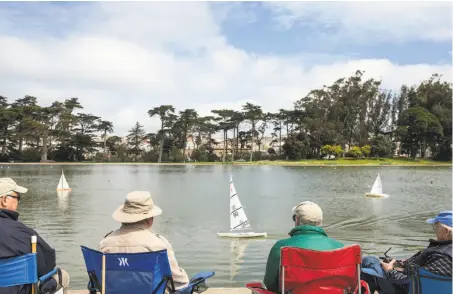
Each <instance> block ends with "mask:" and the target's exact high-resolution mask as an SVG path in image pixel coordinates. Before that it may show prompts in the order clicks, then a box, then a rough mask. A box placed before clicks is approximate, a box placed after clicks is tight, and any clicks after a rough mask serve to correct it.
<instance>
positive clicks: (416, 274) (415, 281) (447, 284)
mask: <svg viewBox="0 0 453 294" xmlns="http://www.w3.org/2000/svg"><path fill="white" fill-rule="evenodd" d="M409 271H410V274H409V275H410V277H411V281H410V286H409V293H410V294H440V293H452V277H446V276H441V275H437V274H433V273H431V272H429V271H427V270H426V269H424V268H422V267H419V266H417V265H414V264H411V265H410V266H409Z"/></svg>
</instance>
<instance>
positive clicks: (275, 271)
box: [263, 201, 344, 292]
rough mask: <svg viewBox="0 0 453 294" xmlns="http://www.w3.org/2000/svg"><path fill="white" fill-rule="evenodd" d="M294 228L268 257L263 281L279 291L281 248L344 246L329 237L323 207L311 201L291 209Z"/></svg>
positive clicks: (275, 245)
mask: <svg viewBox="0 0 453 294" xmlns="http://www.w3.org/2000/svg"><path fill="white" fill-rule="evenodd" d="M291 215H292V220H293V222H294V228H293V229H292V230H291V231H290V232H289V235H290V237H289V238H287V239H283V240H280V241H278V242H277V243H275V244H274V246H273V247H272V249H271V251H270V252H269V256H268V258H267V264H266V272H265V274H264V279H263V283H264V285H265V286H266V289H267V290H269V291H273V292H278V291H279V289H280V287H279V268H280V249H281V248H282V247H284V246H292V247H298V248H304V249H312V250H332V249H338V248H342V247H344V245H343V244H342V243H340V242H338V241H337V240H334V239H332V238H329V237H328V236H327V234H326V232H325V231H324V230H323V229H322V228H321V226H322V220H323V214H322V210H321V208H320V207H319V206H318V205H317V204H316V203H313V202H311V201H303V202H301V203H299V204H298V205H296V206H294V207H293V208H292V209H291Z"/></svg>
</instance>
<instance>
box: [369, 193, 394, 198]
mask: <svg viewBox="0 0 453 294" xmlns="http://www.w3.org/2000/svg"><path fill="white" fill-rule="evenodd" d="M365 197H367V198H388V197H389V195H387V194H378V193H366V194H365Z"/></svg>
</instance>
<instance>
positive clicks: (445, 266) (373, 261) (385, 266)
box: [361, 210, 452, 294]
mask: <svg viewBox="0 0 453 294" xmlns="http://www.w3.org/2000/svg"><path fill="white" fill-rule="evenodd" d="M426 222H427V223H428V224H431V225H432V226H433V230H434V232H435V234H436V237H437V239H436V240H433V239H430V240H429V245H428V247H427V248H425V249H424V250H422V251H419V252H417V253H416V254H414V255H413V256H412V257H410V258H408V259H406V260H404V261H399V263H400V264H402V266H403V267H405V265H407V264H409V263H411V264H416V265H418V266H421V267H423V268H425V269H426V270H428V271H429V272H431V273H434V274H438V275H442V276H448V277H451V271H452V263H451V253H452V247H451V240H452V211H451V210H446V211H441V212H440V213H439V214H438V215H437V216H436V217H434V218H430V219H428V220H426ZM395 262H396V260H395V259H394V260H392V261H390V262H389V263H385V262H382V261H380V260H379V259H378V258H376V257H373V256H366V257H364V258H363V260H362V274H361V278H362V280H364V281H366V282H367V283H368V285H369V286H370V291H371V293H374V291H378V292H380V293H386V294H387V293H407V292H408V288H409V286H408V284H407V283H398V281H403V280H407V279H408V276H407V272H406V268H403V269H395V268H394V265H395ZM376 276H379V277H380V278H377V277H376Z"/></svg>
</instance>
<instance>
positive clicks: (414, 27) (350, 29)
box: [265, 1, 453, 44]
mask: <svg viewBox="0 0 453 294" xmlns="http://www.w3.org/2000/svg"><path fill="white" fill-rule="evenodd" d="M265 3H266V6H267V7H268V8H270V9H271V10H272V11H273V13H274V16H275V20H276V21H277V23H278V24H279V25H280V26H281V27H283V28H290V27H293V26H295V25H303V26H309V27H311V28H313V29H315V30H316V31H318V30H321V29H325V28H328V29H331V30H333V31H332V33H331V34H326V35H325V36H324V37H325V39H332V38H334V40H335V41H337V42H338V41H343V42H345V41H349V40H353V41H354V42H360V43H367V44H374V43H379V42H381V41H389V40H390V41H392V42H395V43H397V42H403V41H410V40H428V41H448V40H451V38H452V7H453V6H452V4H451V3H449V2H431V1H426V2H390V1H388V2H371V1H370V2H368V1H365V2H283V1H282V2H280V1H278V2H265Z"/></svg>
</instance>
